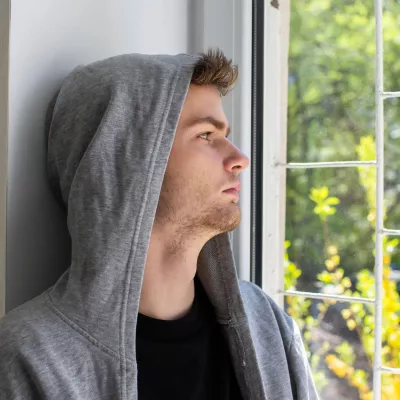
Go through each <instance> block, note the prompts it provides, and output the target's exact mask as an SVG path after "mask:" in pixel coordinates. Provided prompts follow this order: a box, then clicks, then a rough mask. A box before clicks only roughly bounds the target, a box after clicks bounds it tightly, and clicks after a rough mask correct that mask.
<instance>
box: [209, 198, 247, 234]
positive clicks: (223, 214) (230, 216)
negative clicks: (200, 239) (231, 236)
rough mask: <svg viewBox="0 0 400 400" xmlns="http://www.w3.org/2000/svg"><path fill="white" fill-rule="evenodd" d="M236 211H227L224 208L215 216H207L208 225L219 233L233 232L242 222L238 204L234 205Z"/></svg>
mask: <svg viewBox="0 0 400 400" xmlns="http://www.w3.org/2000/svg"><path fill="white" fill-rule="evenodd" d="M232 205H233V206H235V207H234V209H232V208H233V207H232V208H231V209H230V210H227V209H226V208H224V209H223V210H220V212H218V213H217V212H216V213H215V215H208V216H207V225H208V226H209V227H210V228H212V229H213V230H215V231H216V232H217V233H224V232H231V231H233V230H234V229H235V228H237V227H238V225H239V224H240V220H241V212H240V208H239V207H238V206H237V204H232Z"/></svg>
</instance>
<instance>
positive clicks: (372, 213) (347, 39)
mask: <svg viewBox="0 0 400 400" xmlns="http://www.w3.org/2000/svg"><path fill="white" fill-rule="evenodd" d="M291 5H292V7H291V10H289V2H288V1H283V0H281V1H271V2H263V1H261V0H253V85H252V88H253V101H252V104H253V119H252V125H253V143H252V183H253V185H252V211H251V215H252V222H251V226H252V246H251V249H252V254H251V261H252V262H251V265H252V271H251V278H252V280H253V281H254V282H256V283H257V284H259V285H260V286H262V287H263V289H265V291H266V292H267V293H268V294H269V295H271V296H272V297H273V298H274V299H275V300H276V301H277V302H278V303H279V304H280V305H282V306H283V307H285V309H286V311H287V312H288V313H289V314H291V315H292V316H293V317H294V319H295V320H296V321H297V323H298V324H299V326H300V328H301V330H302V332H303V338H304V343H305V345H306V348H307V351H308V354H309V358H310V363H311V366H312V369H313V374H314V378H315V381H316V383H317V386H318V388H319V391H320V393H321V398H323V399H324V400H329V399H339V398H345V399H348V400H352V399H364V400H366V399H374V400H378V399H382V400H389V399H390V400H395V399H400V329H399V325H400V296H399V293H400V278H399V274H400V272H399V271H400V267H399V265H400V251H399V250H400V243H399V240H398V238H397V237H398V236H399V235H400V201H399V199H400V176H399V172H398V171H400V165H398V164H399V163H400V161H399V160H400V157H399V150H398V149H400V147H399V144H400V143H399V140H400V139H399V138H400V134H399V132H400V110H399V108H398V106H399V101H400V100H399V97H400V92H392V91H390V90H395V89H400V61H398V54H400V29H399V28H398V26H399V16H400V4H399V2H397V1H396V0H385V1H384V2H383V1H382V0H375V1H373V0H336V1H329V0H298V1H296V2H292V4H291ZM384 67H385V68H384ZM260 266H262V268H261V267H260Z"/></svg>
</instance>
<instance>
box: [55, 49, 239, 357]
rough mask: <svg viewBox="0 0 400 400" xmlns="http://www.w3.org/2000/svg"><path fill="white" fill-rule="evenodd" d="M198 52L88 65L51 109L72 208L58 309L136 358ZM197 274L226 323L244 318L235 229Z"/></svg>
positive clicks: (60, 179) (214, 246)
mask: <svg viewBox="0 0 400 400" xmlns="http://www.w3.org/2000/svg"><path fill="white" fill-rule="evenodd" d="M196 59H197V58H196V57H195V56H190V55H187V54H179V55H175V56H172V55H143V54H125V55H120V56H116V57H111V58H108V59H106V60H102V61H98V62H95V63H92V64H89V65H86V66H83V65H80V66H79V67H77V68H76V69H75V70H73V71H72V72H71V73H70V74H69V75H68V76H67V77H66V79H65V80H64V82H63V83H62V86H61V88H60V90H59V91H58V93H57V94H56V96H55V98H54V100H53V102H52V104H51V105H50V107H49V113H48V124H47V130H48V132H47V133H48V176H49V181H50V184H51V186H52V188H53V190H54V192H55V195H56V197H57V198H58V199H59V201H61V202H62V204H64V206H65V208H66V210H67V221H68V229H69V233H70V236H71V246H72V255H71V266H70V268H69V269H68V270H67V271H66V272H65V273H64V274H63V276H62V277H61V278H60V279H59V281H58V282H57V283H56V285H55V286H54V287H53V288H51V290H50V292H49V294H50V298H51V300H52V302H53V304H54V306H55V307H57V308H58V310H59V311H60V312H61V314H62V315H64V316H65V317H66V318H68V319H69V321H71V322H72V323H73V324H75V325H77V326H78V327H79V328H80V329H82V330H84V331H85V332H86V333H87V334H88V335H89V336H88V337H92V338H94V339H96V340H97V341H98V342H100V343H101V344H102V345H103V346H105V348H107V349H108V350H109V351H112V352H113V353H117V354H118V355H119V356H120V357H121V358H122V359H123V360H132V361H134V360H135V359H136V357H135V336H136V335H135V333H136V320H137V314H138V309H139V298H140V292H141V286H142V280H143V271H144V266H145V263H146V255H147V250H148V246H149V240H150V234H151V230H152V225H153V221H154V217H155V213H156V208H157V204H158V199H159V194H160V190H161V185H162V182H163V177H164V172H165V170H166V166H167V162H168V158H169V154H170V150H171V147H172V144H173V141H174V135H175V131H176V127H177V123H178V119H179V116H180V112H181V109H182V106H183V103H184V100H185V96H186V93H187V91H188V88H189V85H190V80H191V77H192V73H193V66H194V63H195V61H196ZM197 273H198V276H199V278H200V280H201V282H202V284H203V286H204V289H205V291H206V292H207V294H208V296H209V298H210V300H211V302H212V304H213V305H214V307H215V312H216V315H217V319H218V320H219V321H220V323H228V322H229V323H233V324H235V321H239V319H241V318H242V317H243V316H244V311H243V303H242V299H241V296H240V292H239V286H238V280H237V276H236V270H235V265H234V259H233V255H232V250H231V244H230V240H229V235H228V234H221V235H218V236H216V237H214V238H213V239H211V240H210V241H209V242H208V243H207V244H206V245H205V246H204V248H203V250H202V251H201V253H200V257H199V260H198V272H197Z"/></svg>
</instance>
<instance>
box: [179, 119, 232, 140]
mask: <svg viewBox="0 0 400 400" xmlns="http://www.w3.org/2000/svg"><path fill="white" fill-rule="evenodd" d="M200 124H211V125H214V126H215V128H217V129H218V130H220V131H223V130H225V131H226V134H225V136H226V137H228V136H229V134H230V133H231V127H230V126H227V125H226V124H225V122H223V121H220V120H218V119H215V118H214V117H211V116H210V117H200V118H195V119H192V120H190V121H188V122H187V123H186V124H185V128H191V127H193V126H195V125H200Z"/></svg>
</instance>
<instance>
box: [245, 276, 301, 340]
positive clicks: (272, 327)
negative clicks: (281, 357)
mask: <svg viewBox="0 0 400 400" xmlns="http://www.w3.org/2000/svg"><path fill="white" fill-rule="evenodd" d="M239 285H240V292H241V294H242V298H243V302H244V307H245V310H246V315H247V318H248V320H249V323H250V325H251V326H252V325H253V324H254V325H253V326H254V327H255V326H257V327H258V328H257V330H263V331H266V332H265V333H267V332H270V333H271V334H274V333H275V334H276V333H277V331H279V333H280V336H281V337H282V340H283V341H284V343H285V345H290V342H291V341H292V339H293V335H294V334H295V332H296V325H295V323H294V321H293V319H292V317H290V316H289V315H288V314H287V313H286V312H285V311H284V310H282V308H281V307H280V306H279V305H278V304H277V303H276V302H275V301H274V300H273V299H272V298H271V297H270V296H269V295H268V294H267V293H265V292H264V291H263V290H262V289H261V288H260V287H259V286H257V285H255V284H254V283H252V282H248V281H239Z"/></svg>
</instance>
